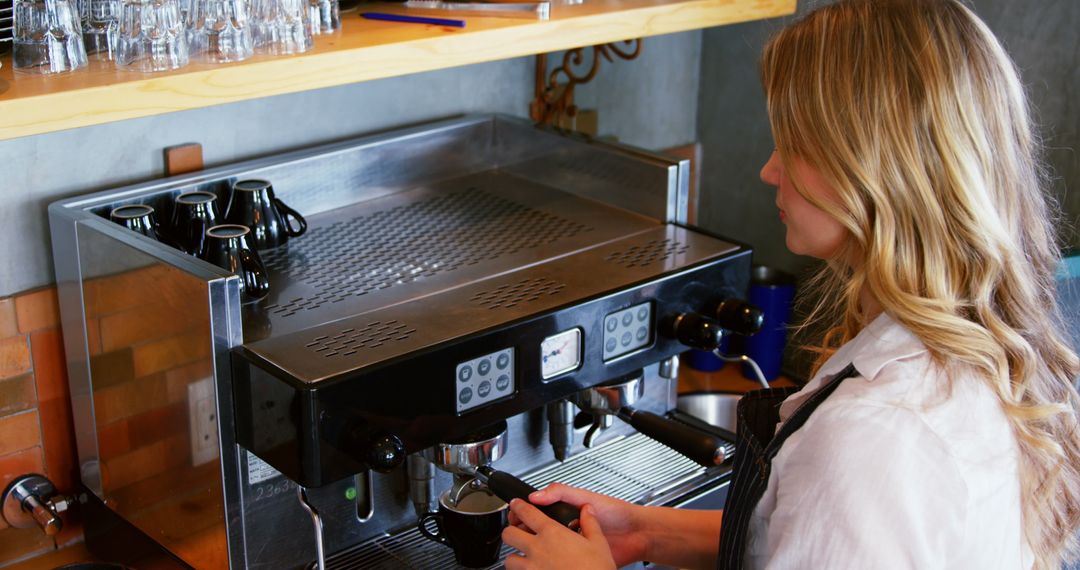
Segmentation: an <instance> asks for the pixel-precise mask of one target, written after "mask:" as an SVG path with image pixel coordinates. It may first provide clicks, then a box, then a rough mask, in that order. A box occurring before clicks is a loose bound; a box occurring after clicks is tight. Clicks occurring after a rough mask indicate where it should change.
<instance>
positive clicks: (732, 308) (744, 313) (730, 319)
mask: <svg viewBox="0 0 1080 570" xmlns="http://www.w3.org/2000/svg"><path fill="white" fill-rule="evenodd" d="M716 322H718V323H720V326H721V327H723V328H724V329H725V330H729V331H731V332H733V333H737V334H741V335H745V336H749V335H752V334H755V333H757V332H758V331H759V330H761V325H762V324H763V323H764V322H765V314H764V313H762V312H761V309H759V308H757V307H755V306H753V305H751V304H750V303H747V302H746V301H740V300H739V299H725V300H723V301H722V302H721V303H720V305H719V306H717V307H716Z"/></svg>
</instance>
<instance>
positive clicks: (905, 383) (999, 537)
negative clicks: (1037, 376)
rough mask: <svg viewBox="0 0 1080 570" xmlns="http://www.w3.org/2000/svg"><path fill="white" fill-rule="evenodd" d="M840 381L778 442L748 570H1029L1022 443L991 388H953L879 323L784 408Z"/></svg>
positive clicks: (753, 527)
mask: <svg viewBox="0 0 1080 570" xmlns="http://www.w3.org/2000/svg"><path fill="white" fill-rule="evenodd" d="M848 363H854V364H855V368H856V369H857V370H858V371H859V374H860V375H859V376H857V377H852V378H848V379H846V380H844V381H843V382H842V383H841V384H840V386H839V387H838V388H837V389H836V391H835V392H834V393H833V394H832V395H831V396H830V397H829V398H828V399H827V400H825V402H823V403H822V404H821V405H820V406H819V407H818V409H817V410H816V411H815V412H814V413H813V414H812V415H811V416H810V419H809V420H808V421H807V422H806V423H805V424H804V425H803V426H802V428H800V429H799V430H798V431H796V432H795V433H794V434H793V435H792V436H791V437H790V438H788V440H787V441H786V442H785V443H784V445H783V447H782V448H781V449H780V452H779V453H778V454H777V455H776V457H775V458H774V459H773V462H772V472H771V475H770V476H769V484H768V488H767V489H766V490H765V495H764V496H763V497H762V499H761V502H759V503H758V505H757V507H756V509H755V510H754V513H753V515H752V516H751V518H750V532H749V539H748V540H749V543H748V548H747V553H746V556H747V559H746V562H747V566H748V567H749V568H768V569H772V570H779V569H789V568H790V569H830V570H832V569H847V568H850V569H859V570H884V569H891V568H913V569H915V568H917V569H920V570H926V569H933V568H949V569H955V568H972V569H979V570H989V569H995V568H1001V569H1027V568H1030V567H1031V566H1032V563H1033V561H1034V558H1033V556H1032V554H1031V551H1030V549H1029V548H1028V547H1027V543H1026V541H1025V540H1024V537H1023V531H1022V523H1021V507H1020V479H1019V467H1018V465H1019V459H1018V458H1019V452H1018V449H1017V444H1016V437H1015V436H1014V434H1013V432H1012V429H1011V428H1010V426H1009V423H1008V420H1007V419H1006V417H1005V414H1004V412H1003V411H1002V408H1001V404H1000V403H999V401H998V399H997V397H996V396H995V395H994V393H993V392H992V391H991V389H990V388H989V387H988V386H987V385H986V384H985V383H984V382H983V381H982V380H980V379H978V378H976V377H975V376H974V375H972V374H965V373H958V374H955V375H954V378H952V379H951V380H950V379H948V378H947V377H946V375H945V372H944V371H943V370H942V369H941V368H940V367H938V366H936V365H935V364H934V363H933V362H932V361H931V359H930V354H929V352H928V351H927V349H926V346H925V345H923V343H922V342H921V341H920V340H919V339H918V338H916V337H915V335H913V334H911V333H910V332H909V331H908V330H907V329H905V328H904V327H902V326H900V325H899V324H897V323H896V321H894V320H893V319H892V318H891V317H889V316H887V315H884V314H883V315H881V316H879V317H878V318H877V319H875V320H874V321H873V322H872V323H871V324H870V325H869V326H868V327H867V328H866V329H864V330H863V331H862V332H860V333H859V334H858V335H857V336H856V337H855V338H854V339H852V340H851V341H850V342H848V343H847V344H845V345H844V346H843V347H841V348H840V349H839V350H838V351H837V352H836V353H835V354H834V355H833V356H832V357H831V358H830V359H829V361H828V362H827V363H826V364H825V365H824V366H822V368H821V369H820V370H819V371H818V373H817V374H816V375H815V377H814V378H813V379H812V380H811V381H810V383H809V384H807V386H806V387H805V388H803V390H801V391H800V392H799V393H797V394H795V395H793V396H791V397H789V398H788V399H787V400H785V401H784V403H783V405H782V406H781V408H780V419H781V421H783V420H785V419H787V418H788V417H789V416H791V414H792V413H794V411H795V409H796V408H797V407H798V405H799V404H800V403H802V402H803V400H805V399H806V397H807V396H808V395H809V394H811V393H812V392H814V391H815V390H817V389H818V388H819V387H821V386H822V384H824V382H825V381H827V380H828V379H829V378H830V377H832V376H833V375H835V374H836V373H837V372H839V371H840V370H842V369H843V368H844V367H845V366H847V365H848Z"/></svg>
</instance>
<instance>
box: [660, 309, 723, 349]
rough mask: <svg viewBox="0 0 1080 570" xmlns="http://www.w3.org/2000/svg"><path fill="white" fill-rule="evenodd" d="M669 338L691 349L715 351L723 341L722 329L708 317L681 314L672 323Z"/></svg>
mask: <svg viewBox="0 0 1080 570" xmlns="http://www.w3.org/2000/svg"><path fill="white" fill-rule="evenodd" d="M671 336H674V337H675V339H677V340H678V341H679V342H681V343H683V344H685V345H686V346H689V347H691V348H697V349H701V350H715V349H716V347H718V346H720V341H721V340H723V339H724V329H723V328H722V327H721V326H720V325H719V324H718V323H717V322H716V321H714V320H712V319H710V318H708V317H703V316H701V315H699V314H697V313H682V314H680V315H678V316H676V317H675V320H674V321H673V322H672V331H671Z"/></svg>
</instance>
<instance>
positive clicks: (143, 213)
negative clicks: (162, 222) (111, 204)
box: [109, 204, 160, 240]
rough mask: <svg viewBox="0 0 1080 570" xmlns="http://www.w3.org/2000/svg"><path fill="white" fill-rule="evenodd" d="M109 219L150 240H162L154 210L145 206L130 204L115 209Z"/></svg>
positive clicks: (110, 213)
mask: <svg viewBox="0 0 1080 570" xmlns="http://www.w3.org/2000/svg"><path fill="white" fill-rule="evenodd" d="M109 219H110V220H112V221H114V222H116V223H118V224H120V225H121V226H124V227H125V228H127V229H129V230H131V231H133V232H136V233H140V234H142V235H144V236H146V237H148V238H150V239H155V240H156V239H160V236H159V233H158V224H157V219H156V217H155V216H154V208H153V207H151V206H147V205H145V204H129V205H127V206H120V207H118V208H114V209H113V211H112V212H109Z"/></svg>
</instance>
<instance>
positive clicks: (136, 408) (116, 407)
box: [94, 374, 186, 425]
mask: <svg viewBox="0 0 1080 570" xmlns="http://www.w3.org/2000/svg"><path fill="white" fill-rule="evenodd" d="M168 396H169V392H168V384H167V381H166V379H165V375H163V374H161V375H157V376H152V377H148V378H140V379H139V380H138V381H137V382H128V383H125V384H120V385H117V386H112V387H110V388H106V389H104V390H99V391H97V392H96V393H95V394H94V415H95V416H96V418H97V422H98V425H103V424H110V423H112V422H115V421H116V420H119V419H123V418H128V417H131V416H134V415H138V414H141V413H143V412H147V411H150V410H152V409H154V408H157V407H160V406H164V405H166V404H168V403H169V397H168ZM185 396H186V394H185Z"/></svg>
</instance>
